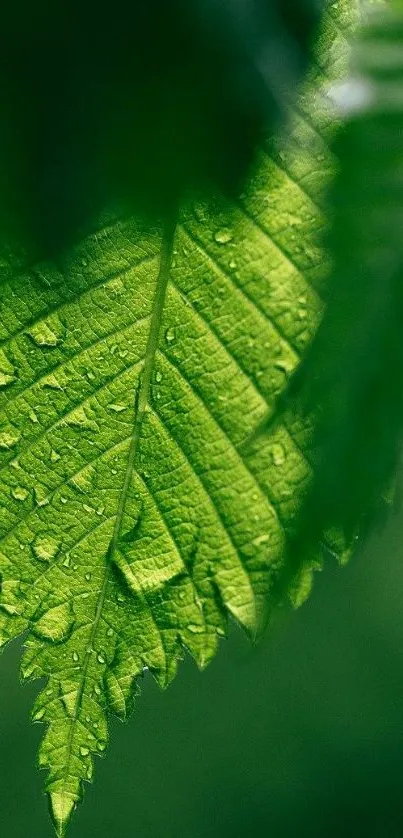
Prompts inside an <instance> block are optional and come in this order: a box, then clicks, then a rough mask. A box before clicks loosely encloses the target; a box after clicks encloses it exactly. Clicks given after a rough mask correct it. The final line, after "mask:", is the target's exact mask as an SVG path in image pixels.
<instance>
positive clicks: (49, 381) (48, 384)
mask: <svg viewBox="0 0 403 838" xmlns="http://www.w3.org/2000/svg"><path fill="white" fill-rule="evenodd" d="M42 386H43V387H45V389H48V390H63V387H62V385H61V384H60V381H59V379H58V378H56V376H55V375H48V376H47V377H46V378H44V380H43V382H42Z"/></svg>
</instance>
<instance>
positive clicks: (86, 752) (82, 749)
mask: <svg viewBox="0 0 403 838" xmlns="http://www.w3.org/2000/svg"><path fill="white" fill-rule="evenodd" d="M89 752H90V749H89V748H86V747H85V746H84V745H80V755H81V756H82V757H87V756H88V755H89Z"/></svg>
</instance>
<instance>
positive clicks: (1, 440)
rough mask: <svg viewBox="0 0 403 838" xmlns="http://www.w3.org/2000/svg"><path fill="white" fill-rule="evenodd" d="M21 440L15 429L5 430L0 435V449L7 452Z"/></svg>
mask: <svg viewBox="0 0 403 838" xmlns="http://www.w3.org/2000/svg"><path fill="white" fill-rule="evenodd" d="M20 439H21V434H20V433H19V431H17V430H16V429H15V428H12V427H10V428H6V429H5V430H4V431H1V433H0V448H2V449H3V450H4V451H9V450H10V448H13V447H14V445H17V442H19V441H20Z"/></svg>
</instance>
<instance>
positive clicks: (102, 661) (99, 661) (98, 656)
mask: <svg viewBox="0 0 403 838" xmlns="http://www.w3.org/2000/svg"><path fill="white" fill-rule="evenodd" d="M97 661H98V663H105V657H104V655H102V654H101V652H98V654H97Z"/></svg>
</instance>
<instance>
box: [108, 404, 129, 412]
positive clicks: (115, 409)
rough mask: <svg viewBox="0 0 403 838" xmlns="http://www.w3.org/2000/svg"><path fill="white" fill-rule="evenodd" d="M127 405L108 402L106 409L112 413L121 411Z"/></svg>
mask: <svg viewBox="0 0 403 838" xmlns="http://www.w3.org/2000/svg"><path fill="white" fill-rule="evenodd" d="M127 407H128V406H127V404H108V410H112V411H113V413H123V411H124V410H127Z"/></svg>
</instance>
